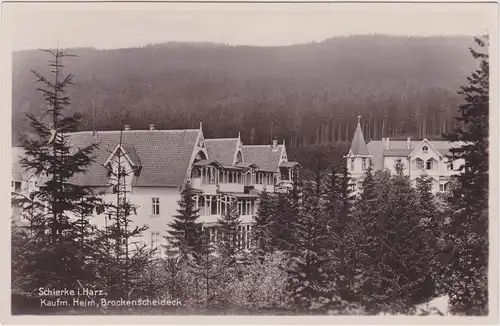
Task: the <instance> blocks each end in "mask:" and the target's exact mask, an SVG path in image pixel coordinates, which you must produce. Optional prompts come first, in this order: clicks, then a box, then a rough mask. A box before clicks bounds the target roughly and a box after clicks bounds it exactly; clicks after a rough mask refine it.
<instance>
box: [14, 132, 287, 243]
mask: <svg viewBox="0 0 500 326" xmlns="http://www.w3.org/2000/svg"><path fill="white" fill-rule="evenodd" d="M120 134H121V136H120ZM120 137H121V141H120ZM68 142H69V143H70V144H71V146H72V147H75V148H83V147H85V146H88V145H90V144H97V145H98V149H97V150H96V151H95V152H94V153H93V155H94V162H93V163H92V164H91V165H90V167H89V168H88V170H87V172H86V173H84V174H79V175H77V176H76V177H75V178H74V179H73V180H71V182H73V183H76V184H79V185H83V186H91V187H92V188H93V189H94V190H95V191H97V192H99V193H101V194H102V198H103V200H104V201H106V202H113V201H116V194H115V193H114V189H115V188H114V187H115V186H116V185H115V184H114V183H116V182H115V181H114V178H113V177H112V174H111V173H110V172H109V171H115V170H116V169H117V166H118V165H120V166H122V169H124V170H125V171H130V173H128V176H127V177H125V182H124V185H123V188H122V189H124V190H125V191H126V194H125V195H126V197H127V199H128V200H129V201H130V202H131V203H132V204H134V205H136V206H137V207H138V208H137V209H136V211H135V212H134V214H133V215H132V216H131V217H130V218H131V219H132V220H133V221H134V224H135V225H144V224H146V225H148V226H149V229H148V230H147V231H146V232H144V234H143V239H142V241H144V242H146V243H147V244H148V245H150V246H151V247H159V246H160V245H162V244H165V243H166V240H165V236H167V234H168V233H167V230H168V224H169V223H171V222H172V221H173V218H174V215H176V214H177V209H178V207H179V205H178V201H179V200H180V199H181V196H180V193H181V191H182V189H183V187H184V186H185V184H186V182H188V181H189V182H190V183H191V186H192V187H193V188H194V191H195V195H194V196H195V199H196V203H197V208H199V215H200V218H199V221H200V222H202V223H203V224H204V227H205V228H208V229H209V232H210V234H211V236H212V238H213V239H214V240H215V239H216V237H217V231H216V228H215V224H216V222H217V220H218V218H219V217H220V216H221V215H222V214H224V213H225V212H226V211H227V209H228V207H229V205H230V204H235V205H237V208H238V212H239V214H240V220H241V222H242V225H241V230H240V237H239V241H240V246H241V247H242V248H249V246H250V237H251V232H252V217H253V216H254V215H255V213H256V211H257V208H258V197H259V193H260V192H261V191H263V190H264V189H266V191H268V192H276V191H286V189H287V187H289V186H290V184H291V181H290V180H291V170H292V169H293V168H295V167H296V166H297V163H295V162H289V161H288V158H287V153H286V148H285V144H278V142H277V141H274V142H273V143H272V144H271V145H244V144H243V143H242V141H241V139H240V136H239V135H238V137H237V138H224V139H205V138H204V135H203V130H202V127H201V124H200V128H199V129H190V130H157V129H156V128H155V127H154V125H151V126H150V129H149V130H131V128H130V126H125V129H124V131H123V132H122V133H121V132H120V131H102V132H98V133H94V132H87V131H84V132H75V133H72V134H70V135H69V137H68ZM120 144H121V145H120ZM21 152H22V150H21V149H19V148H14V152H13V162H14V164H13V181H12V191H13V192H17V193H28V192H29V191H30V189H36V187H37V186H38V184H37V182H38V181H37V180H35V179H34V176H32V175H28V174H26V173H24V176H25V177H29V179H28V178H25V177H23V173H21V170H22V169H21V168H20V167H19V164H18V163H17V162H18V160H19V156H22V153H21ZM118 160H120V161H121V162H120V164H118ZM30 186H31V187H32V188H29V187H30ZM15 214H16V213H15V212H14V215H15ZM93 219H94V223H95V224H96V225H98V226H101V227H104V226H105V223H106V216H104V215H96V216H94V217H93Z"/></svg>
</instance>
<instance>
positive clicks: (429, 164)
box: [425, 159, 432, 170]
mask: <svg viewBox="0 0 500 326" xmlns="http://www.w3.org/2000/svg"><path fill="white" fill-rule="evenodd" d="M425 168H426V169H427V170H431V169H432V160H430V159H429V160H427V162H425Z"/></svg>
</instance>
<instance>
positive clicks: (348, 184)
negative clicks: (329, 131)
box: [333, 165, 355, 300]
mask: <svg viewBox="0 0 500 326" xmlns="http://www.w3.org/2000/svg"><path fill="white" fill-rule="evenodd" d="M339 183H340V184H339V189H338V190H339V191H338V200H337V202H338V205H337V211H336V214H335V216H334V217H333V218H334V219H335V224H336V225H335V228H334V233H335V235H336V238H337V239H338V244H337V246H336V250H335V256H336V257H337V268H336V269H335V273H334V275H335V278H336V282H335V283H336V285H337V287H338V289H339V292H340V297H341V298H342V299H343V300H351V299H352V296H353V293H352V290H351V288H352V286H353V282H354V270H353V260H354V255H355V248H354V244H353V242H352V240H353V239H352V237H351V235H350V233H349V232H347V231H348V223H349V221H350V220H351V219H352V206H353V199H354V195H353V190H352V181H351V177H350V175H349V171H348V169H347V165H343V168H342V176H341V179H340V180H339Z"/></svg>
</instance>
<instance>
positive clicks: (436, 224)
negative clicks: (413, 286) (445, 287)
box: [416, 174, 443, 301]
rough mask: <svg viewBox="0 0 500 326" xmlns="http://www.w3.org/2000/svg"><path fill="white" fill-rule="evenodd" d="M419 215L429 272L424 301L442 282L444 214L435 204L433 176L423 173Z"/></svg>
mask: <svg viewBox="0 0 500 326" xmlns="http://www.w3.org/2000/svg"><path fill="white" fill-rule="evenodd" d="M416 191H417V212H416V213H417V216H418V218H419V220H420V221H419V222H420V226H421V228H422V230H423V232H425V239H426V240H425V244H426V246H427V248H425V250H424V251H423V252H422V254H425V253H427V254H428V255H427V256H423V257H422V258H426V260H427V265H428V274H427V279H426V282H425V283H424V284H423V287H422V288H421V290H420V297H421V300H422V301H425V300H426V299H429V298H431V297H432V296H434V295H436V294H438V292H437V291H438V290H437V288H436V286H438V285H440V284H441V281H442V280H441V266H440V260H439V256H440V248H439V237H440V232H441V230H442V224H443V216H442V215H441V214H440V213H439V210H438V209H437V207H436V204H435V196H434V195H433V194H432V178H431V177H430V176H429V175H427V174H423V175H421V176H420V177H419V178H417V187H416Z"/></svg>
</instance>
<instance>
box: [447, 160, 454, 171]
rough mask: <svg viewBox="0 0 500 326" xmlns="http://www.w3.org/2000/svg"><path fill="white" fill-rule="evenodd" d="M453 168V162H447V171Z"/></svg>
mask: <svg viewBox="0 0 500 326" xmlns="http://www.w3.org/2000/svg"><path fill="white" fill-rule="evenodd" d="M453 170H454V168H453V162H449V163H448V171H453Z"/></svg>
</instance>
